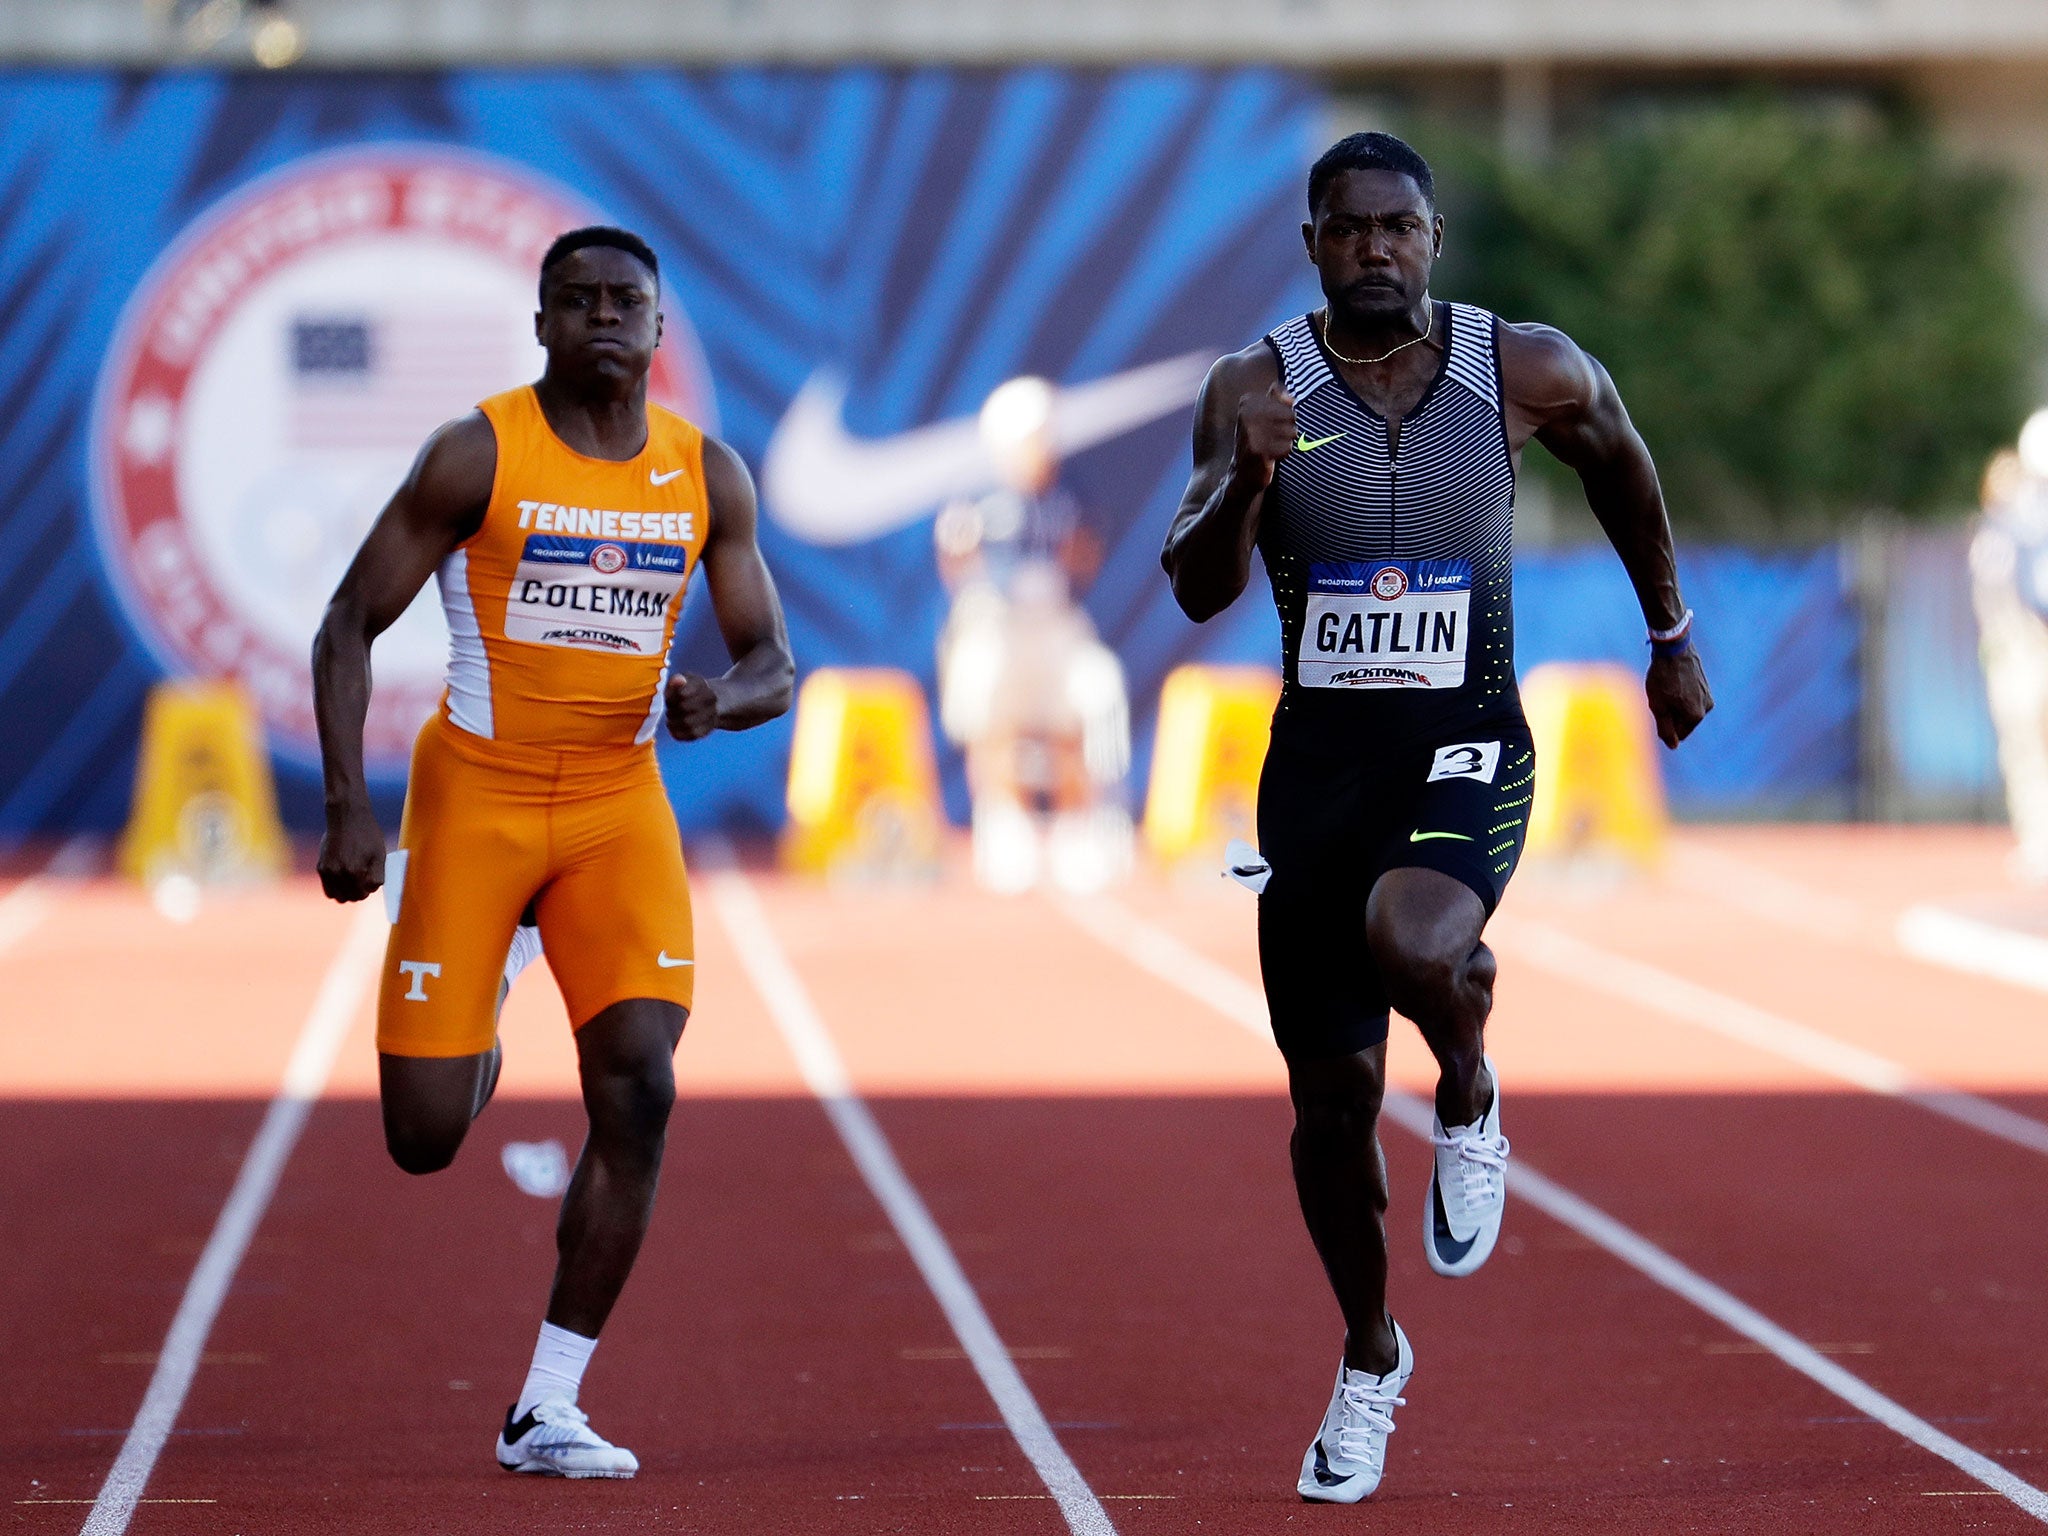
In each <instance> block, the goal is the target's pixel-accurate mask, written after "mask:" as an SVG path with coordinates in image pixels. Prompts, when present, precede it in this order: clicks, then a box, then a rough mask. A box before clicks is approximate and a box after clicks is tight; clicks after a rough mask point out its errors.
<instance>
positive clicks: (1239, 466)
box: [1230, 384, 1301, 488]
mask: <svg viewBox="0 0 2048 1536" xmlns="http://www.w3.org/2000/svg"><path fill="white" fill-rule="evenodd" d="M1300 433H1301V428H1300V425H1299V424H1298V423H1297V422H1296V421H1295V419H1294V396H1292V395H1290V394H1289V393H1287V391H1286V390H1284V389H1282V388H1281V387H1280V386H1279V385H1278V384H1272V385H1269V386H1267V389H1266V392H1265V393H1264V394H1262V395H1246V396H1244V397H1243V398H1242V399H1240V400H1239V401H1238V402H1237V448H1236V451H1235V452H1234V453H1233V454H1232V455H1231V466H1230V467H1231V472H1232V474H1234V475H1241V476H1245V477H1247V478H1251V479H1255V480H1256V481H1257V482H1258V484H1259V485H1260V486H1261V487H1262V488H1263V487H1265V486H1268V485H1271V484H1272V483H1273V468H1274V466H1275V465H1277V464H1278V463H1279V462H1280V461H1281V460H1282V459H1284V458H1286V457H1287V455H1288V454H1290V453H1292V452H1294V442H1295V439H1296V438H1297V437H1298V436H1299V435H1300Z"/></svg>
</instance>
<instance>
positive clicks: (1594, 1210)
mask: <svg viewBox="0 0 2048 1536" xmlns="http://www.w3.org/2000/svg"><path fill="white" fill-rule="evenodd" d="M1061 906H1062V910H1064V911H1066V912H1067V913H1068V914H1069V915H1070V916H1072V917H1073V918H1074V920H1075V921H1076V922H1077V923H1078V924H1079V925H1080V926H1081V928H1083V929H1084V930H1085V931H1086V932H1088V933H1089V934H1091V935H1093V936H1094V937H1095V938H1097V939H1099V940H1101V941H1102V942H1103V943H1105V944H1107V945H1109V946H1110V947H1111V948H1112V949H1114V950H1116V951H1118V952H1119V953H1121V954H1124V955H1126V956H1127V957H1128V958H1129V959H1131V960H1132V961H1133V962H1134V963H1136V964H1137V965H1139V966H1140V967H1142V968H1143V969H1144V970H1147V971H1149V972H1151V973H1152V974H1153V975H1155V976H1158V977H1159V978H1160V979H1161V980H1163V981H1166V982H1167V983H1168V984H1170V985H1172V986H1175V987H1178V988H1179V989H1180V990H1181V991H1183V992H1185V993H1187V994H1188V996H1190V997H1193V998H1195V999H1197V1000H1198V1001H1200V1002H1203V1003H1206V1004H1208V1005H1209V1006H1210V1007H1212V1008H1214V1009H1215V1010H1216V1011H1217V1012H1219V1013H1221V1014H1222V1015H1223V1016H1224V1017H1225V1018H1228V1019H1230V1020H1231V1021H1232V1022H1234V1023H1236V1024H1239V1025H1242V1026H1243V1027H1244V1028H1245V1029H1248V1030H1250V1031H1251V1032H1252V1033H1253V1034H1255V1035H1257V1036H1259V1037H1260V1038H1261V1039H1265V1040H1270V1039H1271V1038H1272V1025H1271V1024H1270V1023H1269V1021H1268V1020H1267V1017H1266V1003H1265V997H1264V995H1263V994H1262V993H1261V992H1260V991H1259V989H1258V988H1256V987H1253V986H1251V985H1250V984H1249V983H1247V982H1244V981H1242V980H1240V979H1239V978H1238V977H1237V976H1235V975H1234V974H1230V973H1225V975H1226V976H1228V979H1229V981H1230V982H1231V983H1232V984H1231V985H1230V986H1228V987H1224V988H1220V989H1217V990H1214V991H1212V990H1210V989H1211V988H1212V987H1213V986H1214V982H1215V978H1214V976H1213V975H1212V974H1211V972H1213V971H1214V970H1217V969H1220V968H1218V967H1216V966H1215V964H1214V962H1213V961H1211V960H1209V959H1208V958H1207V957H1206V956H1204V955H1202V954H1200V953H1198V952H1197V951H1196V950H1194V949H1192V948H1190V947H1189V946H1188V945H1186V944H1183V943H1182V942H1181V941H1180V940H1179V939H1178V938H1176V937H1175V936H1174V935H1172V934H1170V933H1168V932H1166V931H1165V930H1164V929H1162V928H1159V927H1157V926H1155V925H1154V924H1151V923H1148V922H1146V921H1145V920H1144V919H1143V918H1141V917H1138V916H1137V915H1136V914H1135V913H1132V912H1130V911H1129V910H1128V909H1126V908H1124V907H1122V906H1120V905H1118V904H1117V903H1115V902H1112V901H1110V900H1108V899H1107V898H1104V897H1094V898H1091V899H1089V900H1087V901H1070V902H1063V903H1061ZM1133 936H1137V937H1141V938H1142V942H1143V946H1144V949H1143V953H1142V954H1141V953H1140V951H1139V950H1138V948H1136V947H1135V946H1134V945H1132V944H1130V943H1129V942H1128V940H1129V939H1130V938H1131V937H1133ZM1386 1116H1387V1118H1388V1119H1389V1120H1392V1121H1393V1122H1394V1123H1395V1124H1396V1125H1399V1126H1400V1127H1401V1128H1402V1129H1403V1130H1405V1131H1408V1132H1411V1133H1412V1134H1413V1135H1415V1136H1416V1137H1418V1138H1420V1139H1421V1140H1424V1141H1427V1140H1428V1139H1429V1135H1430V1118H1431V1116H1430V1108H1429V1106H1428V1105H1427V1104H1425V1103H1423V1102H1422V1100H1420V1099H1418V1098H1416V1097H1415V1096H1414V1095H1413V1094H1410V1093H1405V1092H1403V1091H1401V1090H1400V1089H1389V1090H1388V1091H1387V1097H1386ZM1510 1178H1511V1180H1512V1182H1513V1185H1514V1189H1515V1193H1516V1195H1517V1196H1518V1197H1520V1198H1522V1199H1525V1200H1527V1201H1528V1202H1529V1203H1530V1204H1531V1205H1533V1206H1535V1207H1536V1208H1537V1209H1538V1210H1539V1211H1542V1212H1543V1213H1544V1214H1545V1215H1546V1216H1548V1217H1550V1218H1551V1219H1552V1220H1553V1221H1558V1222H1561V1223H1563V1224H1564V1225H1565V1226H1567V1227H1570V1228H1571V1229H1572V1230H1573V1231H1574V1232H1576V1233H1578V1234H1579V1235H1580V1236H1581V1237H1583V1238H1585V1239H1586V1240H1587V1241H1588V1242H1591V1243H1593V1244H1595V1245H1596V1246H1598V1247H1601V1248H1604V1249H1606V1250H1607V1252H1609V1253H1611V1254H1613V1255H1614V1257H1616V1258H1617V1259H1620V1260H1621V1261H1622V1262H1623V1263H1624V1264H1626V1265H1628V1266H1629V1267H1630V1268H1631V1269H1634V1270H1636V1271H1637V1272H1638V1273H1640V1274H1643V1275H1646V1276H1648V1277H1649V1278H1650V1279H1651V1280H1654V1281H1656V1282H1657V1284H1659V1285H1661V1286H1663V1287H1664V1288H1665V1289H1666V1290H1668V1291H1670V1292H1672V1293H1673V1294H1674V1295H1676V1296H1679V1297H1682V1298H1683V1299H1684V1300H1686V1301H1689V1302H1691V1303H1692V1304H1693V1305H1694V1306H1695V1307H1698V1308H1699V1309H1700V1310H1701V1311H1702V1312H1705V1313H1706V1314H1707V1315H1708V1316H1710V1317H1712V1318H1714V1319H1715V1320H1717V1321H1718V1322H1720V1323H1722V1324H1724V1325H1725V1326H1727V1327H1728V1328H1730V1329H1732V1330H1733V1331H1734V1332H1736V1333H1739V1334H1741V1335H1742V1336H1743V1337H1744V1338H1746V1339H1748V1340H1749V1341H1750V1342H1751V1343H1754V1344H1757V1345H1760V1346H1761V1347H1762V1348H1763V1349H1765V1350H1766V1351H1768V1352H1769V1353H1771V1354H1773V1355H1775V1356H1777V1358H1778V1359H1779V1360H1780V1361H1782V1362H1783V1363H1784V1364H1786V1365H1788V1366H1790V1367H1791V1368H1792V1369H1793V1370H1795V1371H1797V1372H1799V1374H1800V1375H1802V1376H1804V1377H1806V1378H1807V1379H1808V1380H1809V1381H1812V1382H1813V1383H1814V1384H1815V1385H1817V1386H1819V1387H1821V1388H1822V1389H1824V1390H1825V1391H1828V1392H1831V1393H1833V1394H1834V1395H1835V1396H1836V1397H1838V1398H1840V1399H1841V1400H1842V1401H1843V1402H1845V1403H1848V1404H1849V1405H1850V1406H1851V1407H1853V1408H1854V1409H1856V1411H1857V1412H1859V1413H1861V1414H1864V1415H1866V1416H1867V1417H1869V1418H1872V1419H1875V1420H1877V1422H1878V1423H1880V1424H1882V1425H1884V1426H1885V1427H1886V1428H1887V1429H1890V1430H1891V1431H1892V1432H1893V1433H1895V1434H1897V1435H1899V1436H1901V1437H1902V1438H1904V1439H1907V1440H1910V1441H1912V1442H1913V1444H1915V1445H1917V1446H1920V1447H1921V1448H1922V1449H1924V1450H1927V1451H1931V1452H1933V1453H1934V1454H1935V1455H1936V1456H1939V1457H1940V1458H1941V1459H1942V1460H1943V1461H1946V1462H1947V1463H1948V1464H1949V1465H1950V1466H1952V1467H1954V1468H1956V1469H1957V1470H1958V1471H1960V1472H1962V1473H1964V1474H1966V1475H1967V1476H1969V1477H1972V1478H1975V1479H1976V1480H1977V1481H1978V1482H1979V1483H1981V1484H1983V1485H1984V1486H1985V1487H1986V1488H1988V1489H1990V1490H1991V1491H1992V1492H1994V1493H1997V1494H2000V1495H2002V1496H2003V1497H2005V1498H2007V1499H2010V1500H2011V1501H2012V1502H2013V1503H2014V1504H2016V1505H2018V1506H2019V1507H2020V1508H2021V1509H2023V1510H2025V1511H2026V1512H2027V1513H2028V1514H2030V1515H2032V1516H2033V1517H2034V1518H2035V1519H2036V1520H2040V1521H2042V1522H2044V1523H2048V1493H2043V1492H2042V1491H2041V1490H2040V1489H2038V1488H2036V1487H2035V1486H2034V1485H2033V1484H2031V1483H2029V1482H2026V1481H2024V1480H2023V1479H2021V1478H2019V1477H2016V1476H2014V1475H2013V1474H2012V1473H2011V1472H2009V1471H2007V1470H2006V1469H2005V1468H2004V1467H2002V1466H2000V1465H1999V1464H1998V1463H1997V1462H1995V1461H1993V1460H1992V1459H1991V1458H1990V1457H1989V1456H1986V1455H1984V1454H1983V1452H1981V1451H1975V1450H1972V1449H1971V1448H1970V1447H1969V1446H1967V1445H1964V1444H1963V1443H1962V1442H1961V1441H1960V1440H1957V1439H1955V1438H1954V1437H1953V1436H1951V1435H1946V1434H1943V1433H1942V1432H1941V1431H1940V1430H1938V1429H1936V1428H1935V1427H1934V1426H1933V1425H1932V1424H1930V1423H1928V1422H1927V1421H1926V1420H1925V1419H1923V1418H1921V1417H1920V1416H1919V1415H1918V1414H1915V1413H1913V1412H1911V1411H1910V1410H1909V1409H1907V1408H1905V1407H1903V1406H1902V1405H1900V1404H1899V1403H1897V1402H1894V1401H1893V1400H1892V1399H1891V1398H1889V1397H1887V1396H1885V1395H1884V1394H1883V1393H1882V1392H1880V1391H1878V1390H1877V1388H1875V1387H1873V1386H1871V1385H1870V1383H1868V1382H1867V1381H1865V1380H1863V1378H1862V1377H1860V1376H1857V1375H1855V1374H1853V1373H1852V1372H1849V1371H1845V1370H1843V1369H1842V1368H1841V1367H1840V1366H1839V1365H1837V1364H1835V1363H1834V1362H1833V1361H1832V1360H1829V1359H1828V1358H1827V1357H1826V1356H1824V1355H1822V1354H1820V1353H1819V1352H1818V1351H1816V1350H1815V1349H1814V1348H1813V1347H1812V1346H1811V1345H1810V1344H1807V1343H1806V1342H1805V1341H1803V1340H1802V1339H1800V1338H1798V1337H1797V1336H1796V1335H1794V1334H1792V1333H1790V1332H1788V1331H1787V1330H1785V1329H1784V1328H1781V1327H1779V1326H1778V1324H1776V1323H1774V1322H1772V1321H1771V1320H1770V1319H1769V1318H1767V1317H1765V1316H1764V1315H1763V1314H1762V1313H1761V1312H1759V1311H1757V1310H1756V1308H1754V1307H1752V1306H1750V1305H1749V1304H1748V1303H1747V1302H1744V1301H1739V1300H1737V1299H1736V1298H1735V1297H1734V1296H1733V1295H1731V1294H1730V1293H1729V1292H1727V1291H1724V1290H1723V1289H1721V1287H1720V1286H1718V1285H1716V1284H1714V1282H1713V1281H1711V1280H1709V1279H1707V1278H1706V1277H1705V1276H1704V1275H1702V1274H1700V1273H1699V1272H1698V1271H1697V1270H1694V1269H1691V1268H1689V1267H1687V1266H1686V1265H1684V1264H1682V1263H1680V1262H1679V1261H1678V1260H1677V1259H1675V1258H1673V1257H1672V1256H1671V1255H1670V1254H1668V1253H1666V1252H1665V1251H1664V1250H1663V1249H1662V1248H1659V1247H1658V1246H1657V1245H1656V1244H1655V1243H1653V1242H1651V1241H1650V1240H1649V1239H1648V1238H1646V1237H1643V1236H1642V1235H1640V1234H1639V1233H1637V1232H1635V1231H1634V1230H1633V1229H1631V1228H1629V1227H1626V1226H1624V1225H1622V1223H1620V1222H1618V1221H1616V1220H1615V1219H1614V1218H1613V1217H1612V1216H1609V1215H1608V1214H1607V1213H1606V1212H1604V1211H1602V1210H1600V1209H1599V1208H1598V1207H1597V1206H1594V1205H1591V1204H1589V1203H1587V1202H1586V1201H1585V1200H1582V1199H1580V1198H1579V1197H1578V1196H1577V1195H1575V1194H1573V1193H1572V1192H1571V1191H1570V1190H1568V1189H1566V1188H1565V1187H1564V1186H1563V1185H1561V1184H1558V1183H1556V1182H1554V1181H1552V1180H1551V1179H1548V1178H1545V1177H1544V1176H1543V1175H1542V1174H1540V1173H1538V1172H1537V1171H1536V1170H1535V1169H1533V1168H1531V1167H1530V1166H1529V1165H1528V1164H1527V1163H1526V1162H1524V1161H1523V1160H1522V1159H1521V1158H1519V1157H1518V1158H1516V1159H1515V1160H1514V1161H1513V1163H1512V1164H1511V1165H1510Z"/></svg>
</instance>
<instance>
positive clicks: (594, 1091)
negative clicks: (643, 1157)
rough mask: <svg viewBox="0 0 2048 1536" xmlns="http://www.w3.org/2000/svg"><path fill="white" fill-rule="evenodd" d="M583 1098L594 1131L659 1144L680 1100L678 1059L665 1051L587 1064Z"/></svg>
mask: <svg viewBox="0 0 2048 1536" xmlns="http://www.w3.org/2000/svg"><path fill="white" fill-rule="evenodd" d="M583 1103H584V1107H585V1109H586V1110H588V1112H589V1115H590V1133H591V1135H592V1136H594V1137H597V1138H598V1139H600V1140H601V1141H604V1142H607V1143H611V1144H616V1145H624V1146H638V1147H650V1146H659V1145H660V1143H661V1140H662V1137H663V1136H664V1135H665V1134H666V1133H667V1130H668V1118H669V1114H670V1112H671V1111H672V1110H673V1109H674V1108H675V1103H676V1072H675V1063H674V1061H673V1060H672V1059H671V1058H670V1056H669V1055H668V1053H667V1052H665V1051H658V1050H647V1051H635V1052H632V1053H630V1054H627V1055H616V1054H615V1055H612V1056H610V1057H608V1058H607V1059H606V1061H605V1062H604V1063H603V1065H602V1067H601V1068H599V1069H597V1070H594V1071H593V1070H591V1069H590V1068H589V1067H586V1069H585V1072H584V1076H583Z"/></svg>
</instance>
